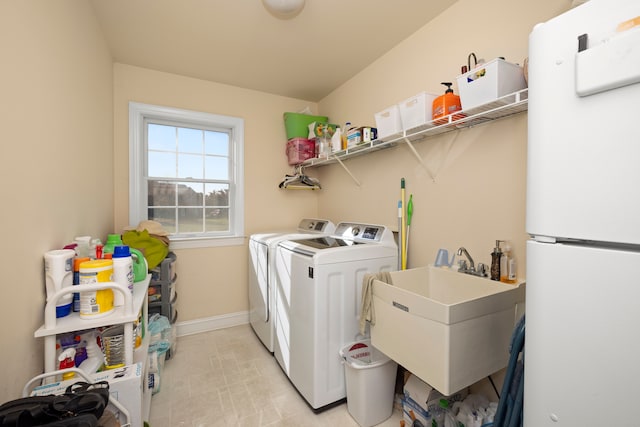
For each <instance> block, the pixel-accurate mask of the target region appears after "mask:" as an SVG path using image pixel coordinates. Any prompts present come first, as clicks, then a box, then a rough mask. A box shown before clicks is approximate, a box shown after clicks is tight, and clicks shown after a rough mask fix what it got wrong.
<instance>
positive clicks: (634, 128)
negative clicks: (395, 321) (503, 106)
mask: <svg viewBox="0 0 640 427" xmlns="http://www.w3.org/2000/svg"><path fill="white" fill-rule="evenodd" d="M528 117H529V119H528V120H529V123H528V133H529V134H528V138H529V141H528V159H527V219H526V227H527V232H528V233H529V234H530V236H531V239H530V240H529V241H528V242H527V319H526V341H525V342H526V344H525V346H526V347H525V387H524V425H525V427H543V426H568V427H578V426H633V425H635V426H640V416H639V415H637V414H636V413H635V411H636V409H637V408H638V403H637V402H639V401H640V0H591V1H588V2H587V3H584V4H583V5H581V6H578V7H576V8H574V9H571V10H569V11H568V12H566V13H564V14H562V15H560V16H558V17H556V18H553V19H551V20H549V21H548V22H545V23H542V24H539V25H537V26H536V27H535V28H534V29H533V30H532V32H531V35H530V38H529V116H528Z"/></svg>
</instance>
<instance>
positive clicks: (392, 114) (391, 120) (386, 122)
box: [375, 104, 402, 139]
mask: <svg viewBox="0 0 640 427" xmlns="http://www.w3.org/2000/svg"><path fill="white" fill-rule="evenodd" d="M375 118H376V128H378V139H384V138H388V137H391V136H396V135H400V134H401V133H402V121H401V119H400V108H399V107H398V105H397V104H396V105H392V106H391V107H389V108H387V109H385V110H383V111H381V112H379V113H376V114H375Z"/></svg>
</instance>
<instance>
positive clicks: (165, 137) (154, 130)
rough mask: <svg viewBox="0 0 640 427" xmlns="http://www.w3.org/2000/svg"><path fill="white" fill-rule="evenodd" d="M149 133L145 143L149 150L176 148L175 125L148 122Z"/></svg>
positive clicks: (170, 149)
mask: <svg viewBox="0 0 640 427" xmlns="http://www.w3.org/2000/svg"><path fill="white" fill-rule="evenodd" d="M148 132H149V135H148V137H147V144H148V148H149V150H169V151H175V149H176V128H175V126H165V125H156V124H149V127H148Z"/></svg>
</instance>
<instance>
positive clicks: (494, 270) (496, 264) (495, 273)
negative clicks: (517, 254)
mask: <svg viewBox="0 0 640 427" xmlns="http://www.w3.org/2000/svg"><path fill="white" fill-rule="evenodd" d="M501 242H502V240H496V247H495V248H493V252H491V280H500V277H501V272H502V271H503V270H502V260H503V258H504V255H503V253H502V249H500V243H501Z"/></svg>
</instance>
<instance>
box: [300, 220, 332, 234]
mask: <svg viewBox="0 0 640 427" xmlns="http://www.w3.org/2000/svg"><path fill="white" fill-rule="evenodd" d="M298 230H300V231H318V232H324V233H331V232H332V231H333V224H332V223H331V221H328V220H324V219H308V218H305V219H303V220H301V221H300V223H299V224H298Z"/></svg>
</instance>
